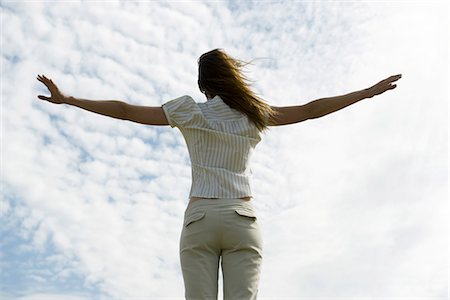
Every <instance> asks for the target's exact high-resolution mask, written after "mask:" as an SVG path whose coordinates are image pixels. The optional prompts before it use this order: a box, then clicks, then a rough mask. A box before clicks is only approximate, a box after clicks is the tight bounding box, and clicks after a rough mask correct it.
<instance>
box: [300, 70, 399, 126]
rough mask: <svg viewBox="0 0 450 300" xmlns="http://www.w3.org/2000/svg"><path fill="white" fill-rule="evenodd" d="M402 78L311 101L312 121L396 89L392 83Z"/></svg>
mask: <svg viewBox="0 0 450 300" xmlns="http://www.w3.org/2000/svg"><path fill="white" fill-rule="evenodd" d="M401 77H402V75H401V74H398V75H393V76H390V77H388V78H386V79H384V80H382V81H380V82H379V83H377V84H375V85H373V86H371V87H370V88H367V89H363V90H360V91H356V92H352V93H348V94H345V95H341V96H336V97H328V98H322V99H318V100H314V101H311V102H310V103H309V105H310V106H311V117H310V119H315V118H320V117H323V116H325V115H327V114H330V113H332V112H335V111H338V110H340V109H342V108H344V107H347V106H349V105H351V104H353V103H356V102H358V101H360V100H362V99H365V98H372V97H373V96H376V95H379V94H382V93H384V92H386V91H387V90H392V89H395V88H396V86H397V85H395V84H391V83H392V82H394V81H397V80H399V79H400V78H401Z"/></svg>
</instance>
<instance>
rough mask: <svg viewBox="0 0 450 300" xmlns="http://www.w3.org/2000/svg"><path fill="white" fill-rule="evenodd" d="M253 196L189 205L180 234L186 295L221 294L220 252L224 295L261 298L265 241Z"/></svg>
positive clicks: (233, 299) (207, 298)
mask: <svg viewBox="0 0 450 300" xmlns="http://www.w3.org/2000/svg"><path fill="white" fill-rule="evenodd" d="M251 201H253V200H250V201H245V200H242V199H236V198H234V199H226V198H220V199H207V198H205V199H199V200H197V201H194V202H193V203H191V204H189V205H188V207H187V208H186V211H185V214H184V222H183V229H182V232H181V238H180V262H181V269H182V273H183V280H184V286H185V297H186V299H188V300H213V299H217V292H218V273H219V258H220V257H222V262H221V264H222V273H223V274H222V275H223V297H224V299H225V300H254V299H257V298H256V297H257V293H258V284H259V278H260V270H261V262H262V245H263V243H262V236H261V231H260V227H259V224H258V220H257V217H256V214H255V209H254V207H253V204H252V202H251Z"/></svg>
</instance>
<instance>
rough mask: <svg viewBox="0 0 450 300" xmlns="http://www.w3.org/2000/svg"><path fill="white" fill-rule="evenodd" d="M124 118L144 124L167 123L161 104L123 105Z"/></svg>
mask: <svg viewBox="0 0 450 300" xmlns="http://www.w3.org/2000/svg"><path fill="white" fill-rule="evenodd" d="M125 120H129V121H132V122H136V123H141V124H146V125H169V122H168V120H167V117H166V114H165V113H164V110H163V108H162V107H161V106H140V105H132V104H128V103H127V104H126V105H125Z"/></svg>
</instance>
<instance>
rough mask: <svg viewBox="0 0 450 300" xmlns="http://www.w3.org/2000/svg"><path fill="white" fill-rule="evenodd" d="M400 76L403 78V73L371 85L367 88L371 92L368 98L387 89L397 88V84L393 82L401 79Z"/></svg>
mask: <svg viewBox="0 0 450 300" xmlns="http://www.w3.org/2000/svg"><path fill="white" fill-rule="evenodd" d="M400 78H402V74H398V75H392V76H390V77H388V78H386V79H384V80H381V81H380V82H378V83H377V84H375V85H373V86H371V87H370V88H368V89H367V92H368V93H369V95H368V98H372V97H373V96H376V95H379V94H382V93H384V92H386V91H387V90H392V89H395V88H396V87H397V85H396V84H391V83H392V82H394V81H397V80H399V79H400Z"/></svg>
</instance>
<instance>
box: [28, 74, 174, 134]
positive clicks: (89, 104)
mask: <svg viewBox="0 0 450 300" xmlns="http://www.w3.org/2000/svg"><path fill="white" fill-rule="evenodd" d="M37 79H38V80H39V81H41V82H42V83H43V84H45V85H46V86H47V88H48V89H49V91H50V93H51V96H50V97H46V96H42V95H39V96H38V98H39V99H41V100H46V101H49V102H52V103H55V104H70V105H74V106H77V107H80V108H82V109H85V110H88V111H91V112H94V113H97V114H101V115H104V116H108V117H112V118H116V119H121V120H128V121H133V122H136V123H141V124H147V125H169V123H168V121H167V118H166V115H165V113H164V111H163V109H162V107H160V106H137V105H131V104H128V103H126V102H123V101H118V100H87V99H80V98H75V97H72V96H67V95H65V94H63V93H62V92H61V91H60V90H59V89H58V87H57V86H56V84H55V83H53V81H52V80H51V79H48V78H47V77H45V76H43V75H42V76H41V75H38V77H37Z"/></svg>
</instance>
